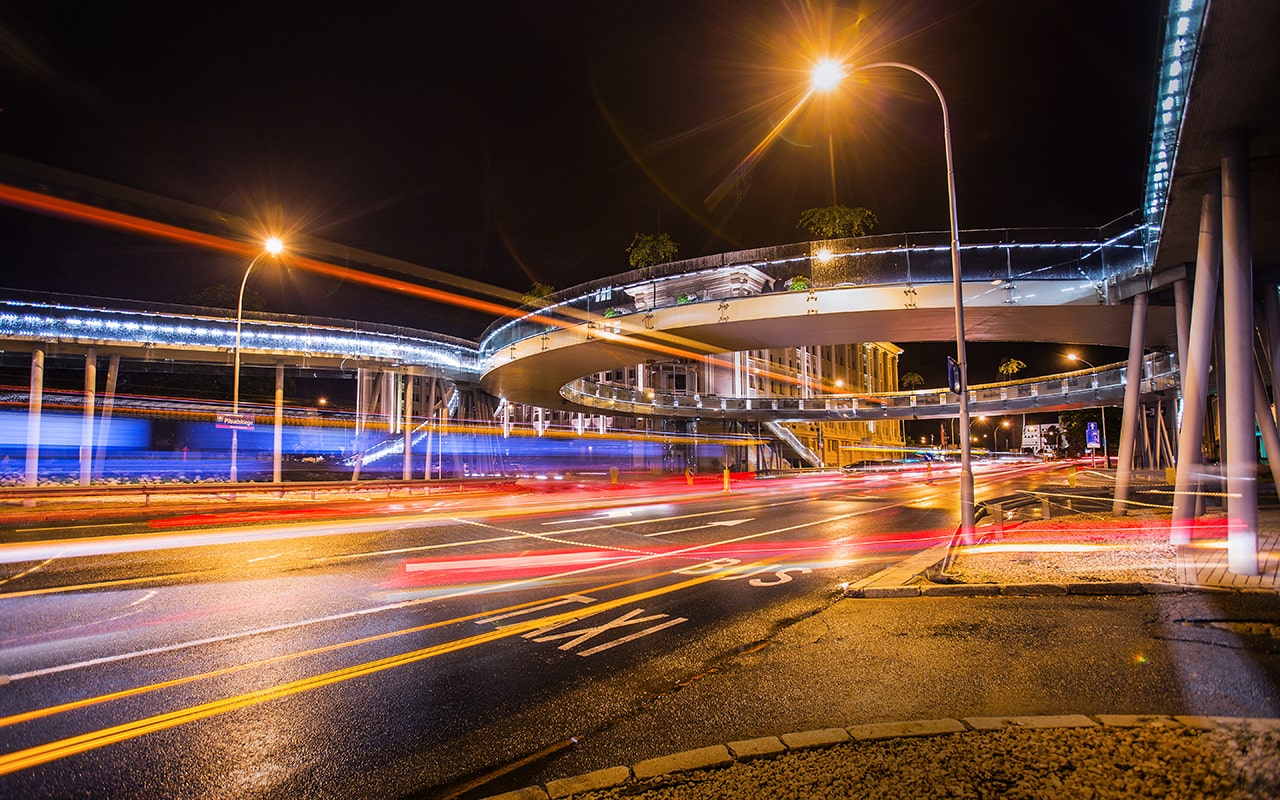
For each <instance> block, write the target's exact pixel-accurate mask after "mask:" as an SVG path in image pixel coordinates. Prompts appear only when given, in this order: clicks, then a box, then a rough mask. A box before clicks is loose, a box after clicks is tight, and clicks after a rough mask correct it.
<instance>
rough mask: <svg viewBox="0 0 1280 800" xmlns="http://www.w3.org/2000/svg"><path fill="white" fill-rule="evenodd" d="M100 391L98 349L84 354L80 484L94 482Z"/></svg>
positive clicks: (89, 350) (84, 484) (94, 348)
mask: <svg viewBox="0 0 1280 800" xmlns="http://www.w3.org/2000/svg"><path fill="white" fill-rule="evenodd" d="M97 391H98V349H97V348H96V347H90V348H89V349H88V350H86V351H85V354H84V417H83V421H82V422H81V423H80V485H81V486H88V485H89V484H90V483H92V482H93V404H94V402H95V401H96V398H97Z"/></svg>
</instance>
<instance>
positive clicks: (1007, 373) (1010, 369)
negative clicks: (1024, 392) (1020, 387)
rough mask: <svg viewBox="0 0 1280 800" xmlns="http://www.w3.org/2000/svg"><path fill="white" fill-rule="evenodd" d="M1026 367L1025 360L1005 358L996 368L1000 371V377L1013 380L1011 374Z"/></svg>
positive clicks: (1013, 374)
mask: <svg viewBox="0 0 1280 800" xmlns="http://www.w3.org/2000/svg"><path fill="white" fill-rule="evenodd" d="M1026 368H1027V362H1025V361H1019V360H1018V359H1016V358H1006V359H1005V360H1004V361H1001V362H1000V366H999V367H997V368H996V370H997V371H998V372H999V373H1000V377H1002V378H1004V379H1005V380H1013V376H1015V375H1017V374H1018V373H1019V372H1021V371H1022V370H1024V369H1026Z"/></svg>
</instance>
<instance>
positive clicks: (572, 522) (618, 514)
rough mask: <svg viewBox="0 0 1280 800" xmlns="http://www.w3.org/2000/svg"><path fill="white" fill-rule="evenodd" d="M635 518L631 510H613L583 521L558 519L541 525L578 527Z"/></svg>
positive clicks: (585, 518)
mask: <svg viewBox="0 0 1280 800" xmlns="http://www.w3.org/2000/svg"><path fill="white" fill-rule="evenodd" d="M630 516H634V512H633V511H632V510H631V509H629V508H611V509H609V510H607V511H605V512H603V513H600V514H596V515H595V516H593V517H583V518H582V519H557V520H554V521H552V522H543V523H539V524H542V525H576V524H578V523H579V522H595V521H596V520H600V519H613V518H616V517H630Z"/></svg>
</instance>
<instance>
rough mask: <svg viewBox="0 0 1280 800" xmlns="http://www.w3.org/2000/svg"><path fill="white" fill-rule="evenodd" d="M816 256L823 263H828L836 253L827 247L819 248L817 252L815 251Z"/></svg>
mask: <svg viewBox="0 0 1280 800" xmlns="http://www.w3.org/2000/svg"><path fill="white" fill-rule="evenodd" d="M814 256H815V257H816V258H817V259H818V261H819V262H820V263H823V264H825V263H827V262H828V261H830V260H831V259H832V258H834V254H833V253H832V252H831V251H830V250H828V249H827V248H825V247H824V248H822V249H821V250H819V251H818V252H817V253H815V254H814Z"/></svg>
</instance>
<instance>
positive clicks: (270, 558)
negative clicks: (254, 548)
mask: <svg viewBox="0 0 1280 800" xmlns="http://www.w3.org/2000/svg"><path fill="white" fill-rule="evenodd" d="M284 553H285V551H283V550H281V551H280V552H279V553H276V554H275V555H273V556H259V557H258V558H251V559H249V563H250V564H256V563H257V562H259V561H271V560H272V559H275V558H279V557H280V556H282V555H284Z"/></svg>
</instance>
